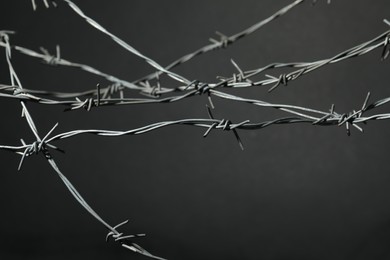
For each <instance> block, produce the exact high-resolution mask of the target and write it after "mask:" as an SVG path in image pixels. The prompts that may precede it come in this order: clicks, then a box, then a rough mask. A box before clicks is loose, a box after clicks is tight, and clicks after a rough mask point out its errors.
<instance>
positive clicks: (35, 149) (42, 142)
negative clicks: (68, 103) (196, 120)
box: [0, 33, 164, 260]
mask: <svg viewBox="0 0 390 260" xmlns="http://www.w3.org/2000/svg"><path fill="white" fill-rule="evenodd" d="M0 37H1V38H2V40H3V41H4V42H5V44H6V48H5V50H6V60H7V64H8V67H9V72H10V78H11V84H12V86H17V87H18V88H19V89H20V90H23V87H22V84H21V82H20V80H19V77H18V76H17V74H16V72H15V70H14V67H13V65H12V63H11V47H10V44H9V36H8V35H7V34H4V33H2V34H0ZM20 103H21V105H22V116H23V117H24V118H25V119H26V121H27V123H28V125H29V127H30V129H31V131H32V132H33V134H34V136H35V138H36V141H34V142H33V143H31V144H29V145H26V143H25V142H24V141H23V140H22V144H23V145H22V146H21V147H22V149H24V151H18V152H17V153H18V154H21V155H22V159H21V161H20V163H19V167H18V169H20V168H21V166H22V164H23V161H24V158H25V157H26V156H30V155H32V154H38V153H40V152H42V154H43V155H44V156H45V158H46V159H47V161H48V162H49V164H50V165H51V167H52V168H53V169H54V170H55V172H56V173H57V174H58V176H59V177H60V178H61V180H62V181H63V183H64V184H65V186H66V188H67V189H68V190H69V191H70V193H71V194H72V195H73V197H74V198H75V199H76V200H77V201H78V202H79V204H80V205H81V206H82V207H83V208H84V209H86V210H87V211H88V212H89V213H90V214H91V215H92V216H93V217H94V218H95V219H97V220H98V221H99V222H100V223H101V224H103V225H104V226H105V227H106V228H107V229H108V230H109V233H108V235H107V236H108V237H109V236H112V237H114V238H115V241H118V242H119V243H120V244H121V245H122V246H123V247H125V248H127V249H129V250H132V251H133V252H136V253H139V254H142V255H145V256H147V257H150V258H154V259H159V260H163V259H164V258H161V257H158V256H155V255H152V254H151V253H149V252H148V251H146V250H145V249H143V248H142V247H141V246H139V245H138V244H135V243H133V242H131V241H130V240H129V238H131V237H138V236H144V234H141V235H133V236H127V235H126V236H123V233H120V232H119V231H117V230H116V228H115V227H112V226H111V225H109V224H108V223H107V222H106V221H104V220H103V219H102V218H101V217H100V216H99V215H98V214H97V213H96V212H95V211H94V210H93V209H92V208H91V207H90V205H89V204H88V203H87V202H86V201H85V200H84V198H83V197H82V196H81V195H80V193H79V192H78V191H77V189H76V188H75V187H74V186H73V184H72V183H71V182H70V181H69V180H68V179H67V178H66V177H65V175H64V174H63V173H62V172H61V171H60V169H59V168H58V166H57V164H56V162H55V161H54V159H53V157H52V155H51V153H50V151H49V150H48V149H47V148H48V147H50V148H54V149H57V147H55V146H53V145H51V144H49V141H48V139H49V135H50V134H51V133H52V132H53V131H54V129H55V128H56V127H57V124H56V125H55V126H54V127H53V128H52V129H51V130H50V131H49V132H48V133H47V134H46V136H45V137H44V138H41V137H40V135H39V133H38V130H37V127H36V125H35V123H34V120H33V118H32V116H31V114H30V112H29V111H28V109H27V107H26V105H25V102H24V101H20ZM0 149H5V150H9V151H10V150H13V149H12V148H11V147H9V146H5V147H3V146H0ZM117 227H118V226H117Z"/></svg>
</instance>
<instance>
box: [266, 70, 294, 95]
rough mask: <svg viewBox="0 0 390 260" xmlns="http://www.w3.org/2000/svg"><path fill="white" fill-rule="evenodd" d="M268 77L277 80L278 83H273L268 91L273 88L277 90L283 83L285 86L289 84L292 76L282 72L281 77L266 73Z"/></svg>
mask: <svg viewBox="0 0 390 260" xmlns="http://www.w3.org/2000/svg"><path fill="white" fill-rule="evenodd" d="M266 76H267V77H268V78H271V79H272V80H273V81H276V84H275V85H273V86H272V87H271V88H270V89H269V90H268V92H271V91H273V90H275V89H276V88H277V87H279V86H280V85H283V86H287V83H288V81H290V80H291V76H290V75H286V74H280V76H279V78H276V77H274V76H271V75H266Z"/></svg>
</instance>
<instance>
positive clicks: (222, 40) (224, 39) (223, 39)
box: [210, 31, 233, 49]
mask: <svg viewBox="0 0 390 260" xmlns="http://www.w3.org/2000/svg"><path fill="white" fill-rule="evenodd" d="M215 33H216V34H217V35H218V36H219V41H218V40H216V39H214V38H210V41H211V42H212V43H215V44H216V47H217V48H222V49H224V48H226V47H227V46H228V45H229V44H231V43H232V42H233V41H232V40H231V39H230V38H229V37H228V36H226V35H225V34H223V33H221V32H218V31H216V32H215Z"/></svg>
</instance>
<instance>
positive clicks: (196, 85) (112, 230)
mask: <svg viewBox="0 0 390 260" xmlns="http://www.w3.org/2000/svg"><path fill="white" fill-rule="evenodd" d="M31 2H32V5H33V9H34V10H36V8H37V5H36V3H35V0H32V1H31ZM62 2H65V3H66V4H67V5H68V6H69V7H70V8H71V9H72V10H73V11H74V12H75V13H76V14H77V15H78V16H80V17H81V18H83V19H84V20H85V21H86V22H87V23H88V24H90V25H91V26H93V27H94V28H95V29H97V30H98V31H100V32H102V33H103V34H105V35H107V36H108V37H110V39H111V40H112V41H114V42H115V43H117V44H118V45H120V46H121V47H123V48H124V49H126V50H127V51H129V52H131V53H132V54H134V55H136V56H137V57H139V58H141V59H142V60H144V61H145V62H146V63H147V64H149V65H150V66H152V67H153V68H154V69H155V70H156V71H155V72H153V73H151V74H148V75H146V76H144V77H142V78H140V79H138V80H135V81H132V82H130V81H127V80H123V79H119V78H117V77H115V76H112V75H110V74H108V73H105V72H102V71H100V70H97V69H95V68H93V67H92V66H89V65H86V64H82V63H76V62H71V61H69V60H66V59H63V58H62V57H61V51H60V47H59V45H57V46H56V52H55V55H51V54H50V52H49V51H48V50H46V49H44V48H41V49H40V51H41V52H36V51H33V50H30V49H27V48H25V47H21V46H16V45H14V46H11V44H10V41H9V35H10V34H12V33H13V32H12V31H5V30H3V31H0V39H1V41H0V46H1V47H4V48H5V52H6V61H7V64H8V68H9V73H10V79H11V83H10V85H7V84H0V97H3V98H9V99H15V100H18V101H19V102H20V104H21V106H22V116H23V117H24V118H25V119H26V121H27V123H28V125H29V127H30V129H31V131H32V133H33V134H34V136H35V140H34V141H32V142H30V143H26V142H25V141H24V140H23V139H21V145H14V146H13V145H0V149H1V150H6V151H10V152H14V153H16V154H18V155H20V156H21V160H20V162H19V165H18V170H20V169H21V168H22V166H23V163H24V161H25V159H26V158H27V157H30V156H33V155H37V154H42V155H43V156H44V157H45V158H46V160H47V161H48V163H49V165H50V166H51V167H52V169H53V170H54V171H55V172H56V173H57V174H58V176H59V177H60V179H61V180H62V182H63V183H64V184H65V186H66V188H67V189H68V190H69V192H70V193H71V194H72V196H73V197H74V198H75V199H76V200H77V202H78V203H79V204H80V205H81V206H82V207H83V208H84V209H85V210H86V211H87V212H88V213H90V214H91V215H92V216H93V217H94V218H95V219H96V220H98V221H99V222H100V223H101V224H102V225H103V226H105V227H106V228H107V229H108V234H107V236H106V240H107V241H108V240H109V239H110V238H113V240H114V241H115V242H118V243H119V244H120V245H121V246H123V247H124V248H127V249H129V250H131V251H134V252H136V253H139V254H142V255H145V256H147V257H150V258H154V259H163V258H160V257H158V256H155V255H153V254H151V253H149V252H148V251H146V250H145V249H144V248H142V247H141V246H139V245H138V244H136V243H134V242H133V239H134V238H139V237H143V236H144V234H134V235H125V234H124V233H121V232H119V231H118V229H119V228H120V227H122V226H123V225H124V224H127V223H128V220H126V221H124V222H122V223H120V224H118V225H116V226H111V225H110V224H108V223H107V222H106V221H105V220H103V219H102V218H101V217H100V215H98V214H97V213H96V212H95V211H94V210H93V209H92V208H91V207H90V205H89V204H88V203H87V202H86V201H85V200H84V198H83V197H82V196H81V194H80V193H79V192H78V191H77V189H76V188H75V187H74V186H73V184H72V183H71V182H70V181H69V179H67V178H66V176H65V175H64V174H63V173H62V172H61V170H60V169H59V167H58V165H57V164H56V162H55V160H54V158H53V156H52V153H51V151H52V150H54V151H59V152H63V151H62V150H61V149H60V148H59V147H57V146H56V145H55V143H56V142H57V141H59V140H65V139H69V138H72V137H75V136H78V135H86V134H90V135H96V136H105V137H120V136H127V135H141V134H146V133H149V132H151V131H155V130H158V129H161V128H165V127H169V126H174V125H185V126H191V127H199V128H203V129H204V130H205V132H204V134H203V137H207V136H208V135H209V134H210V132H211V131H216V130H222V131H230V132H232V133H233V135H234V137H235V139H236V140H237V142H238V144H239V146H240V147H241V149H244V146H243V142H242V140H241V138H240V136H239V133H238V131H241V130H260V129H263V128H265V127H269V126H272V125H290V124H297V123H305V124H310V125H312V126H339V127H340V126H343V127H345V129H346V132H347V135H350V134H351V127H354V128H355V129H357V130H358V131H361V132H363V128H362V124H363V123H367V122H368V121H377V120H388V119H390V113H381V114H373V115H367V112H369V111H372V110H374V109H376V108H379V107H381V106H384V105H386V104H387V103H389V102H390V97H387V98H383V99H380V100H377V101H375V102H372V103H369V99H370V93H368V94H367V96H366V98H365V99H364V102H363V105H362V106H361V107H360V108H359V109H356V110H352V111H350V112H347V113H337V112H336V111H335V105H332V106H331V107H330V109H329V111H321V110H317V109H313V108H307V107H302V106H295V105H288V104H277V103H268V102H265V101H262V100H256V99H249V98H243V97H240V96H238V95H232V94H228V93H225V92H223V91H220V90H218V88H246V87H258V86H270V88H269V92H271V91H273V90H275V89H276V88H277V87H279V86H281V85H287V84H288V83H289V82H291V81H294V80H296V79H298V78H300V77H301V76H303V75H306V74H307V73H310V72H312V71H314V70H317V69H319V68H321V67H323V66H326V65H330V64H334V63H338V62H341V61H345V60H347V59H350V58H353V57H358V56H362V55H365V54H367V53H370V52H372V51H374V50H377V49H379V48H383V50H382V54H381V58H382V60H385V59H386V58H388V56H389V55H390V50H389V43H390V30H388V31H385V32H384V33H382V34H380V35H379V36H377V37H375V38H373V39H371V40H369V41H367V42H364V43H361V44H359V45H357V46H355V47H352V48H350V49H347V50H345V51H343V52H341V53H339V54H337V55H335V56H332V57H330V58H328V59H322V60H317V61H314V62H289V63H282V62H278V63H271V64H268V65H266V66H264V67H262V68H258V69H253V70H247V71H245V70H243V69H241V67H240V66H239V65H238V64H237V63H236V62H235V61H234V60H231V63H232V65H233V67H234V68H235V70H236V71H237V72H236V73H233V75H232V76H230V77H222V76H220V77H217V79H218V82H214V83H206V82H201V81H199V80H192V81H191V80H189V79H187V78H186V77H184V76H182V75H180V74H177V73H175V72H172V71H171V69H173V68H175V67H177V66H179V65H181V64H184V63H186V62H188V61H190V60H191V59H193V58H195V57H196V56H199V55H201V54H204V53H207V52H210V51H213V50H218V49H222V48H226V47H228V46H229V45H231V44H233V43H235V42H237V41H238V40H239V39H242V38H244V37H246V36H248V35H251V34H253V33H254V32H255V31H257V30H258V29H260V28H261V27H263V26H264V25H266V24H268V23H270V22H271V21H273V20H275V19H276V18H278V17H280V16H282V15H284V14H286V13H287V12H288V11H290V10H291V9H293V8H294V7H295V6H298V5H299V4H301V3H303V2H304V0H296V1H294V2H292V3H291V4H289V5H287V6H285V7H283V8H282V9H280V10H278V11H277V12H275V13H274V14H273V15H271V16H270V17H268V18H266V19H265V20H262V21H260V22H258V23H256V24H254V25H252V26H251V27H249V28H247V29H245V30H243V31H241V32H238V33H236V34H234V35H231V36H226V35H224V34H222V33H219V32H217V34H218V35H219V37H220V38H219V40H216V39H210V40H211V44H208V45H205V46H203V47H201V48H199V49H197V50H195V51H194V52H192V53H189V54H186V55H184V56H182V57H180V58H178V59H176V60H175V61H173V62H172V63H170V64H169V65H168V66H165V67H163V66H161V65H160V64H159V63H157V62H156V61H155V60H153V59H151V58H150V57H148V56H146V55H144V54H143V53H141V52H139V51H138V50H137V49H135V48H134V47H132V46H131V45H130V44H128V43H126V42H124V41H123V40H122V39H121V38H119V37H117V36H115V35H114V34H112V33H111V32H109V31H108V30H107V29H105V28H104V27H103V26H102V25H100V24H99V23H98V22H96V21H95V20H93V19H92V18H91V17H89V16H87V15H86V14H85V13H84V12H83V11H82V10H81V9H80V8H79V7H78V6H77V5H76V4H74V3H73V2H72V1H70V0H62ZM312 2H313V3H315V2H316V1H312ZM43 3H44V5H45V7H46V8H49V7H50V3H51V4H52V5H53V6H55V7H56V6H57V4H56V2H55V1H49V0H43ZM328 3H330V1H329V0H328ZM384 22H385V23H386V24H387V25H389V26H390V22H389V21H387V20H384ZM11 50H15V51H18V52H20V53H22V54H24V55H28V56H31V57H35V58H38V59H41V60H42V61H43V62H44V63H46V64H48V65H53V66H55V65H60V66H68V67H74V68H78V69H81V70H83V71H86V72H88V73H91V74H95V75H98V76H100V77H103V78H105V79H106V80H108V81H109V82H111V83H112V84H111V85H108V86H107V87H101V86H100V85H99V84H98V85H97V86H96V88H93V89H91V90H86V91H82V92H72V93H71V92H69V93H64V92H53V91H43V90H31V89H26V88H23V87H22V84H21V82H20V79H19V78H18V76H17V73H16V72H15V70H14V67H13V65H12V62H11V54H12V53H11ZM277 68H290V69H296V70H293V71H291V72H289V73H284V74H280V75H279V76H272V75H268V74H266V75H265V76H266V77H267V78H266V79H261V80H256V79H255V77H256V76H258V75H260V74H261V73H263V72H265V71H268V70H272V69H277ZM162 74H166V75H167V76H169V77H170V78H172V79H173V80H175V81H176V82H178V83H176V84H181V85H179V86H176V87H169V88H168V87H165V86H161V85H160V80H159V76H160V75H162ZM152 81H156V84H155V85H153V84H151V82H152ZM125 90H133V91H134V90H135V91H139V92H140V93H141V94H145V95H147V96H149V98H128V97H125V94H124V91H125ZM174 92H175V93H176V92H183V94H179V95H173V96H162V95H165V94H169V93H174ZM117 93H119V98H116V97H114V95H115V94H117ZM196 95H207V96H208V99H209V103H210V107H211V108H213V107H214V105H213V102H212V99H211V97H217V98H222V99H225V100H229V101H234V102H241V103H247V104H250V105H255V106H260V107H263V108H272V109H277V110H281V111H283V112H286V113H288V114H289V116H288V117H280V118H276V119H271V120H267V121H262V122H257V123H252V122H251V121H250V120H248V119H245V120H243V121H241V122H238V123H234V122H232V121H231V120H229V119H217V118H215V117H214V115H213V112H212V110H211V108H210V107H209V106H207V114H208V118H198V119H197V118H189V119H180V120H171V121H161V122H157V123H152V124H149V125H145V126H142V127H138V128H134V129H130V130H125V131H119V130H102V129H81V130H70V131H66V132H62V133H58V134H55V135H54V134H53V133H54V132H55V131H56V129H57V127H58V123H57V124H55V125H54V126H53V128H52V129H51V130H50V131H49V132H48V133H47V134H46V135H45V136H44V137H43V138H41V135H40V134H39V133H38V129H37V127H36V125H35V123H34V120H33V118H32V116H31V114H30V112H29V110H28V109H27V105H26V104H27V102H34V103H38V104H44V105H61V106H64V107H65V110H76V109H82V108H83V109H85V110H87V111H90V110H91V109H92V108H93V107H102V106H118V105H134V104H151V103H154V104H155V103H171V102H176V101H180V100H183V99H185V98H189V97H193V96H196ZM161 96H162V97H161Z"/></svg>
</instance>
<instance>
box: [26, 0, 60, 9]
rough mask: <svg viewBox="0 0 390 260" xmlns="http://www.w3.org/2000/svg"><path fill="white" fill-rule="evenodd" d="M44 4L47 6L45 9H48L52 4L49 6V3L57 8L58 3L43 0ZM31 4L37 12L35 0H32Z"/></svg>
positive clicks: (51, 0)
mask: <svg viewBox="0 0 390 260" xmlns="http://www.w3.org/2000/svg"><path fill="white" fill-rule="evenodd" d="M42 1H43V3H44V4H45V7H46V8H50V4H49V1H50V3H51V4H52V5H53V6H54V7H57V3H56V2H55V1H54V0H42ZM31 4H32V7H33V10H34V11H36V10H37V4H36V3H35V0H31Z"/></svg>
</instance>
